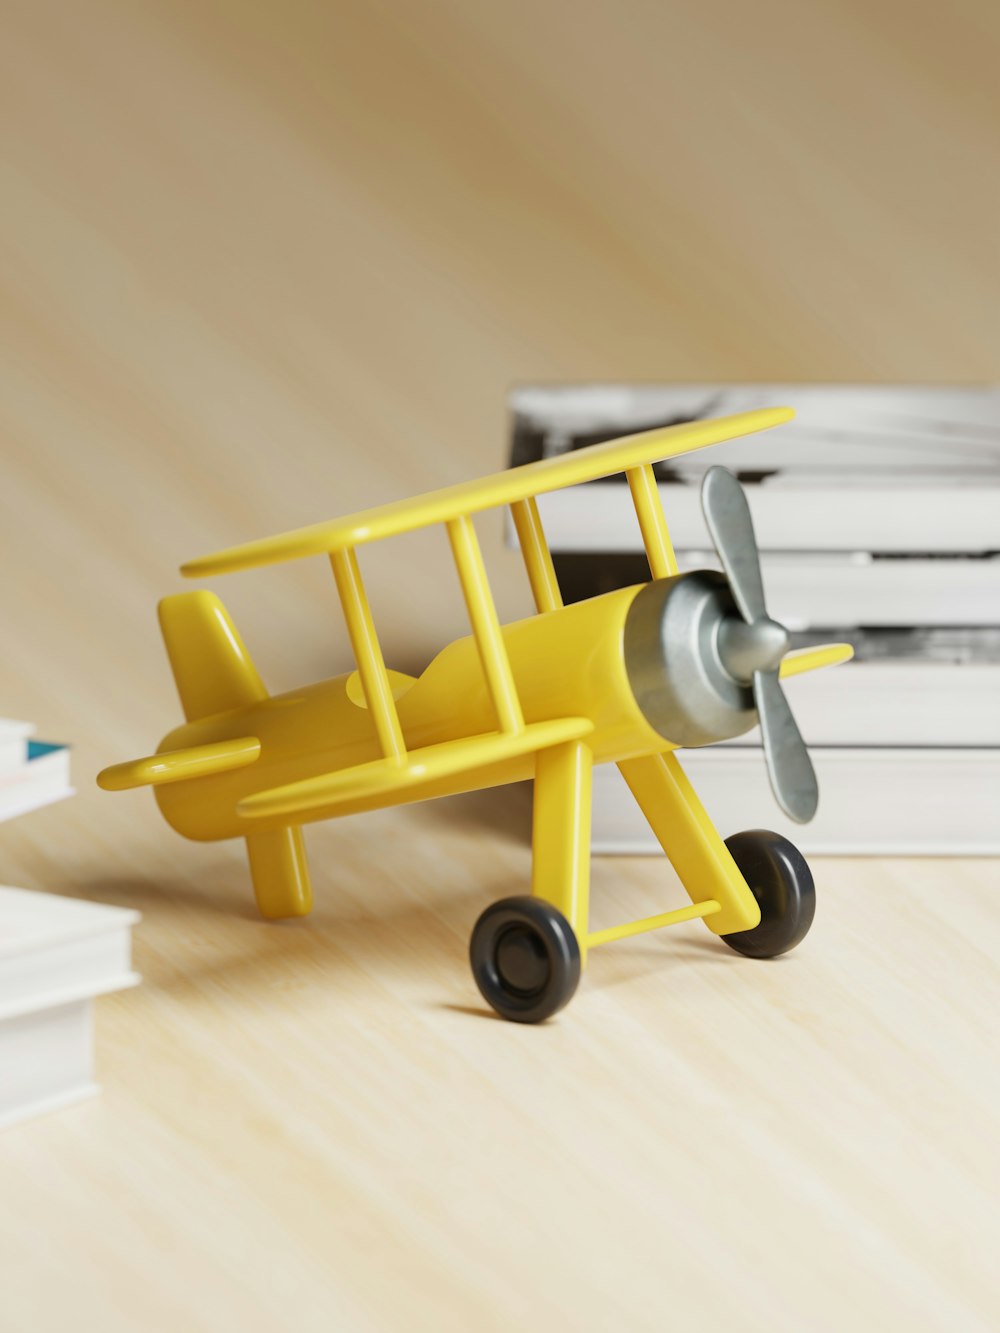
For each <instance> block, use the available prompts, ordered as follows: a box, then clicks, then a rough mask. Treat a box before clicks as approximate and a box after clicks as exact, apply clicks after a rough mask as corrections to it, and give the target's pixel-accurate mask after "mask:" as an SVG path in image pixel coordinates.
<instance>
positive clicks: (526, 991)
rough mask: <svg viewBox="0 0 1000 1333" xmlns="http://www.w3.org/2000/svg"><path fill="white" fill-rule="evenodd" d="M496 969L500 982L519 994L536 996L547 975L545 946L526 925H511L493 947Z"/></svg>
mask: <svg viewBox="0 0 1000 1333" xmlns="http://www.w3.org/2000/svg"><path fill="white" fill-rule="evenodd" d="M496 966H497V971H498V972H499V974H500V977H501V979H502V980H503V982H504V983H505V984H506V985H507V986H509V987H510V988H511V990H512V991H516V992H517V993H518V994H520V995H524V996H528V995H536V994H538V992H539V991H541V990H543V989H544V987H545V985H546V984H547V982H548V980H549V976H550V975H551V971H552V969H551V965H550V963H549V956H548V953H547V951H546V949H545V945H544V944H543V942H542V941H541V940H540V939H539V938H538V935H537V933H536V932H535V931H533V930H531V929H530V928H529V927H527V926H522V925H512V926H508V928H507V929H506V930H505V931H504V932H503V934H502V935H501V936H500V938H499V940H497V945H496Z"/></svg>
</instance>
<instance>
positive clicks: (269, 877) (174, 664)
mask: <svg viewBox="0 0 1000 1333" xmlns="http://www.w3.org/2000/svg"><path fill="white" fill-rule="evenodd" d="M159 615H160V629H161V630H162V632H163V641H164V643H165V644H166V647H167V656H168V657H169V658H170V666H171V669H172V671H173V673H174V680H175V682H176V684H177V693H178V694H179V695H180V697H181V707H182V708H183V709H184V716H185V717H186V718H187V720H188V721H189V722H194V721H196V720H197V719H198V718H201V717H209V716H210V715H211V714H212V713H225V712H228V711H229V709H231V708H241V707H244V706H246V705H247V704H252V703H257V702H258V701H260V700H261V699H266V698H267V690H266V689H265V688H264V682H263V681H262V680H261V678H260V676H259V675H258V673H257V668H256V667H255V666H254V664H253V659H252V658H251V657H250V654H249V653H248V652H247V650H246V646H245V645H244V643H243V640H242V639H241V638H240V636H239V633H238V632H237V629H236V626H235V625H234V624H233V622H232V621H231V620H230V618H229V612H228V611H227V610H226V608H225V607H224V606H223V605H222V603H221V602H220V601H219V599H218V597H216V596H215V594H214V593H211V592H204V591H199V592H183V593H178V594H177V595H176V596H174V597H165V598H164V599H163V601H162V602H161V603H160V606H159ZM246 844H247V854H248V855H249V857H250V873H251V876H252V878H253V887H254V895H255V896H256V899H257V906H258V908H259V909H260V913H261V915H262V916H265V917H268V918H270V919H274V918H277V917H286V916H305V915H306V913H307V912H308V911H309V909H310V908H311V907H312V888H311V886H310V883H309V866H308V863H307V862H306V851H305V846H304V844H303V841H302V830H301V829H299V828H281V829H272V830H269V831H267V832H265V833H252V834H250V835H248V837H247V839H246Z"/></svg>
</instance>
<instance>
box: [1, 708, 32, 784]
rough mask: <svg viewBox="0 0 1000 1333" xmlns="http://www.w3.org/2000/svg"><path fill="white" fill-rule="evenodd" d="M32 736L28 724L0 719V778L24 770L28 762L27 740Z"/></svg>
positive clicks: (5, 718) (10, 719) (30, 727)
mask: <svg viewBox="0 0 1000 1333" xmlns="http://www.w3.org/2000/svg"><path fill="white" fill-rule="evenodd" d="M34 734H35V728H34V727H33V726H32V725H31V723H30V722H15V721H14V720H13V719H12V718H7V717H0V778H5V777H7V776H8V775H9V774H12V773H17V772H19V771H20V770H21V769H22V768H24V766H25V764H26V763H27V762H28V740H29V738H30V737H31V736H33V735H34Z"/></svg>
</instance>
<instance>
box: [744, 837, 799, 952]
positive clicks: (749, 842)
mask: <svg viewBox="0 0 1000 1333" xmlns="http://www.w3.org/2000/svg"><path fill="white" fill-rule="evenodd" d="M726 846H727V847H728V848H729V851H730V853H731V854H732V858H733V860H734V861H735V862H736V864H737V866H738V867H739V869H740V874H741V875H742V876H743V878H744V879H745V880H746V882H747V884H748V885H749V887H750V892H751V893H752V894H753V896H754V897H755V898H756V899H757V902H758V903H759V904H760V925H758V926H754V928H753V930H741V931H737V932H736V933H734V934H732V935H723V936H722V937H721V938H722V939H724V940H725V942H726V943H727V944H728V945H729V947H730V949H735V950H736V952H737V953H741V954H744V955H745V956H746V957H747V958H776V957H777V956H778V954H781V953H787V952H788V950H789V949H794V948H795V946H796V945H797V944H800V943H801V942H802V940H803V939H805V937H806V934H807V933H808V931H809V927H810V926H811V925H812V923H813V917H814V916H815V914H816V886H815V884H814V883H813V877H812V872H811V871H810V869H809V867H808V865H807V864H806V861H805V857H804V856H803V855H802V853H801V852H800V851H799V849H798V848H797V847H796V846H795V845H794V843H791V842H789V841H788V839H787V838H783V837H782V836H781V834H780V833H768V832H767V831H766V830H765V829H750V830H748V831H747V832H746V833H734V834H733V836H732V837H731V838H727V839H726Z"/></svg>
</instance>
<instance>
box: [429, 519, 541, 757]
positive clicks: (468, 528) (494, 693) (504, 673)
mask: <svg viewBox="0 0 1000 1333" xmlns="http://www.w3.org/2000/svg"><path fill="white" fill-rule="evenodd" d="M446 527H447V529H448V540H449V541H450V542H451V553H452V555H453V556H454V558H455V568H456V569H457V570H458V579H459V582H460V583H461V585H462V595H463V596H464V598H465V605H466V609H467V610H468V612H469V621H470V623H471V625H472V634H473V637H474V638H475V640H476V647H477V648H478V649H479V657H480V660H481V662H482V664H483V674H484V675H485V676H486V686H487V688H488V690H489V692H490V698H491V699H492V701H493V707H494V708H495V710H496V715H497V722H498V723H499V725H500V730H501V731H503V732H506V733H507V734H508V735H516V734H517V733H518V732H521V731H523V730H524V714H523V713H522V711H521V701H520V699H519V698H518V697H517V686H516V685H515V683H514V673H513V671H511V668H510V659H509V658H508V656H507V645H506V644H505V643H504V641H503V633H502V632H501V629H500V620H499V617H498V616H497V608H496V604H495V603H494V601H493V594H492V592H491V591H490V583H489V579H488V578H487V575H486V566H485V565H484V564H483V553H482V551H481V550H480V548H479V539H478V538H477V537H476V530H475V528H474V527H473V526H472V519H471V518H469V516H468V515H467V514H466V515H463V517H461V518H453V519H450V520H449V521H448V523H447V524H446Z"/></svg>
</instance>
